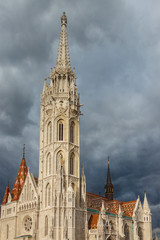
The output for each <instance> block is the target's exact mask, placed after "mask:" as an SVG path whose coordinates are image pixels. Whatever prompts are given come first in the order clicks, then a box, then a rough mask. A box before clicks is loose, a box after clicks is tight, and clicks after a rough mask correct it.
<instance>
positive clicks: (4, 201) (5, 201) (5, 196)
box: [2, 185, 10, 204]
mask: <svg viewBox="0 0 160 240" xmlns="http://www.w3.org/2000/svg"><path fill="white" fill-rule="evenodd" d="M9 194H10V188H9V185H7V187H6V191H5V194H4V197H3V201H2V204H6V203H7V202H8V197H9Z"/></svg>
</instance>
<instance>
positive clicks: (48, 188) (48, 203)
mask: <svg viewBox="0 0 160 240" xmlns="http://www.w3.org/2000/svg"><path fill="white" fill-rule="evenodd" d="M45 197H46V199H45V206H46V207H48V206H50V201H51V187H50V184H49V183H48V184H47V186H46V195H45Z"/></svg>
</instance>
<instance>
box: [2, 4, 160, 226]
mask: <svg viewBox="0 0 160 240" xmlns="http://www.w3.org/2000/svg"><path fill="white" fill-rule="evenodd" d="M159 7H160V3H159V1H158V0H156V1H154V3H153V2H151V1H150V0H147V1H146V0H145V1H142V2H141V3H140V2H139V1H134V2H129V1H127V0H121V1H106V0H102V1H101V3H100V4H99V3H98V4H97V1H95V0H93V1H92V2H90V1H85V0H84V1H81V2H80V1H68V2H67V4H66V1H64V0H61V1H45V2H44V1H41V0H40V1H35V2H34V3H33V1H23V2H21V3H20V2H18V3H17V2H16V1H14V3H13V4H12V3H10V2H8V1H5V3H3V4H2V3H1V14H0V20H1V21H0V30H1V40H0V84H1V88H0V110H1V111H0V132H1V136H3V139H1V140H0V155H1V157H0V163H1V170H0V173H1V174H0V175H1V177H0V183H1V186H3V187H2V188H1V191H0V193H1V198H2V196H3V193H4V186H5V184H6V182H7V180H8V179H7V176H11V180H10V181H11V185H12V184H13V181H14V179H15V177H16V173H17V170H18V167H19V165H18V164H19V163H20V160H21V148H22V144H23V143H26V159H27V165H29V166H30V168H31V171H32V172H33V173H34V175H36V176H37V175H38V148H39V103H40V93H41V91H42V87H43V78H44V77H46V76H49V72H50V67H51V66H53V65H55V64H56V56H57V49H58V38H59V32H60V16H61V14H62V12H63V11H66V14H67V16H68V34H69V48H70V57H71V64H72V66H75V67H76V73H77V76H78V79H77V85H78V90H79V92H80V93H81V102H82V103H83V104H84V107H82V112H83V113H84V116H82V118H81V161H82V162H84V165H85V172H86V179H87V189H88V191H92V192H95V193H98V192H101V194H103V193H104V184H105V181H106V172H107V164H106V157H107V155H110V157H111V174H112V180H113V183H114V187H115V196H116V198H118V199H121V200H123V201H129V200H134V199H136V198H137V196H138V195H140V196H141V199H142V200H143V192H144V190H146V191H147V195H148V200H149V203H150V204H151V206H152V212H153V226H154V228H158V227H159V226H160V224H159V213H160V210H159V207H158V204H159V202H160V196H159V195H158V192H159V181H160V163H159V159H160V150H159V142H160V125H159V123H160V114H159V103H160V97H159V90H160V83H159V75H160V70H159V60H160V55H159V49H160V48H159V29H160V25H159V22H160V15H159V11H158V10H159ZM7 166H9V169H8V171H7V170H6V167H7Z"/></svg>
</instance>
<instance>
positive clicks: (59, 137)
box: [58, 121, 63, 141]
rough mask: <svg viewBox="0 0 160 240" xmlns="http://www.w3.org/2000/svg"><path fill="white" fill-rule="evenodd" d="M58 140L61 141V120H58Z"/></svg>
mask: <svg viewBox="0 0 160 240" xmlns="http://www.w3.org/2000/svg"><path fill="white" fill-rule="evenodd" d="M58 140H59V141H63V122H62V121H59V122H58Z"/></svg>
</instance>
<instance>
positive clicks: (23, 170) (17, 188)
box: [12, 146, 28, 201]
mask: <svg viewBox="0 0 160 240" xmlns="http://www.w3.org/2000/svg"><path fill="white" fill-rule="evenodd" d="M27 172H28V170H27V164H26V160H25V147H24V146H23V157H22V161H21V164H20V167H19V170H18V173H17V177H16V180H15V182H14V185H13V189H12V196H13V198H12V201H16V200H18V199H19V195H20V193H21V190H22V187H23V185H24V182H25V179H26V176H27Z"/></svg>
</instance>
